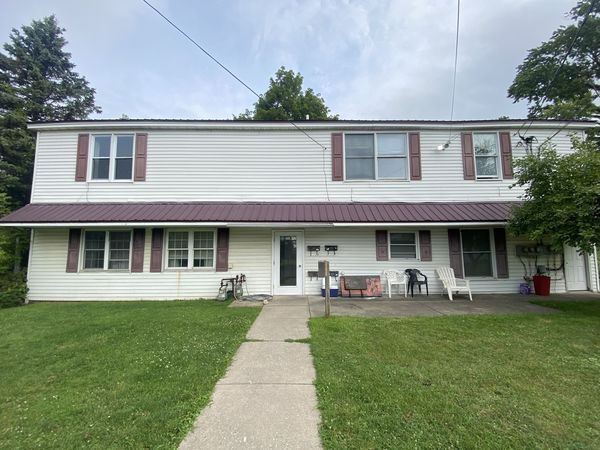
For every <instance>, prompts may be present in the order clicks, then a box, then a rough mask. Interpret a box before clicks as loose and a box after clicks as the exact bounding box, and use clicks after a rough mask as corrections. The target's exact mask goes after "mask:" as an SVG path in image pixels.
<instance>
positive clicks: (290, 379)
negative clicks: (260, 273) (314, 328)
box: [179, 297, 321, 449]
mask: <svg viewBox="0 0 600 450" xmlns="http://www.w3.org/2000/svg"><path fill="white" fill-rule="evenodd" d="M309 316H310V311H309V306H308V299H307V298H306V297H276V298H275V299H274V300H273V301H272V302H271V303H269V304H268V305H266V306H265V307H263V310H262V311H261V313H260V314H259V316H258V318H257V319H256V321H255V322H254V324H253V325H252V328H250V331H249V332H248V334H247V336H246V337H247V338H248V339H249V340H252V341H253V342H245V343H243V344H242V345H241V347H240V348H239V350H238V352H237V353H236V355H235V357H234V359H233V362H232V364H231V366H230V367H229V369H228V370H227V373H226V375H225V376H224V377H223V378H222V379H221V380H220V381H219V382H218V383H217V386H216V388H215V392H214V394H213V397H212V400H211V402H210V404H209V405H208V406H207V407H206V408H205V409H204V410H203V411H202V413H201V414H200V416H199V417H198V419H197V420H196V423H195V424H194V427H193V429H192V431H191V432H190V433H189V434H188V436H187V437H186V438H185V439H184V441H183V442H182V443H181V445H180V446H179V448H180V449H238V448H243V449H279V448H281V449H283V448H285V449H320V448H321V443H320V439H319V422H320V416H319V411H318V409H317V396H316V391H315V387H314V384H313V383H314V380H315V369H314V366H313V362H312V356H311V354H310V347H309V345H308V344H304V343H298V342H285V341H286V340H289V339H294V340H296V339H305V338H308V337H309V336H310V332H309V329H308V319H309Z"/></svg>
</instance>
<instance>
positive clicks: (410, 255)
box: [390, 232, 417, 259]
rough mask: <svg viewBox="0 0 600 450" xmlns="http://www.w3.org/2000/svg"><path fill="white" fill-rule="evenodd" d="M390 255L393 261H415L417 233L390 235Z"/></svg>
mask: <svg viewBox="0 0 600 450" xmlns="http://www.w3.org/2000/svg"><path fill="white" fill-rule="evenodd" d="M390 255H391V257H392V258H393V259H415V258H416V257H417V237H416V233H414V232H413V233H390Z"/></svg>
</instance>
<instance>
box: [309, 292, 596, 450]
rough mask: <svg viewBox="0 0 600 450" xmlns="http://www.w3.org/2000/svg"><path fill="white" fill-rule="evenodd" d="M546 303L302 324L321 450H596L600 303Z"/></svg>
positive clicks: (328, 320) (344, 318)
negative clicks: (313, 373)
mask: <svg viewBox="0 0 600 450" xmlns="http://www.w3.org/2000/svg"><path fill="white" fill-rule="evenodd" d="M540 303H541V302H540ZM544 304H545V305H546V306H552V307H556V308H559V309H561V310H562V312H560V313H557V314H552V315H520V316H491V315H490V316H453V317H434V318H428V317H421V318H402V319H392V318H389V319H387V318H372V319H371V318H350V317H335V318H330V319H323V318H319V319H313V320H311V331H312V338H311V346H312V352H313V355H314V359H315V365H316V369H317V383H316V384H317V394H318V398H319V407H320V410H321V414H322V417H323V422H322V425H321V436H322V439H323V442H324V445H325V447H326V448H361V449H364V448H372V449H382V448H444V449H445V448H497V449H506V448H577V449H582V448H600V420H599V418H600V302H587V303H573V302H568V303H559V302H557V303H544Z"/></svg>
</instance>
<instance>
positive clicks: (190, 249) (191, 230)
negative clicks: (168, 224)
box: [163, 228, 217, 272]
mask: <svg viewBox="0 0 600 450" xmlns="http://www.w3.org/2000/svg"><path fill="white" fill-rule="evenodd" d="M177 232H187V233H188V246H187V251H188V265H187V267H169V234H170V233H177ZM195 232H210V233H212V235H213V247H212V250H213V261H212V266H205V267H194V250H195V248H194V233H195ZM165 237H166V239H165V240H164V241H165V242H164V251H163V254H164V256H163V260H164V261H163V267H164V268H165V270H170V271H173V270H174V271H181V270H194V271H203V272H206V271H215V270H216V267H217V230H216V229H214V228H171V229H168V230H167V232H166V236H165ZM182 250H183V249H182Z"/></svg>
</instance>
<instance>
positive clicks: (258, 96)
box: [142, 0, 460, 201]
mask: <svg viewBox="0 0 600 450" xmlns="http://www.w3.org/2000/svg"><path fill="white" fill-rule="evenodd" d="M142 1H143V2H144V3H145V4H146V5H147V6H149V7H150V8H151V9H152V10H154V12H156V14H158V15H159V16H160V17H162V18H163V19H164V20H165V21H166V22H167V23H168V24H169V25H171V26H172V27H173V28H175V29H176V30H177V31H178V32H179V33H180V34H181V35H182V36H184V37H185V38H186V39H187V40H188V41H190V42H191V43H192V44H194V45H195V46H196V47H198V49H200V50H201V51H202V52H203V53H204V54H205V55H206V56H208V57H209V58H210V59H212V60H213V61H214V62H215V63H216V64H218V65H219V67H221V68H222V69H223V70H224V71H225V72H227V73H228V74H229V75H231V76H232V77H233V78H234V79H235V80H236V81H237V82H238V83H240V84H241V85H242V86H244V87H245V88H246V89H247V90H249V91H250V92H252V93H253V94H254V95H255V96H256V97H257V98H258V99H259V100H260V99H263V96H262V95H260V94H259V93H257V92H256V91H255V90H254V89H252V88H251V87H250V86H248V85H247V84H246V83H244V81H242V79H241V78H240V77H238V76H237V75H236V74H235V73H233V72H232V71H231V70H229V69H228V68H227V67H226V66H225V65H224V64H222V63H221V62H220V61H219V60H218V59H217V58H215V57H214V56H213V55H212V54H211V53H210V52H209V51H208V50H206V49H205V48H204V47H202V46H201V45H200V44H199V43H198V42H196V40H194V39H193V38H192V37H191V36H190V35H189V34H187V33H186V32H185V31H183V30H182V29H181V28H179V27H178V26H177V25H176V24H175V23H173V21H172V20H170V19H169V18H168V17H167V16H165V15H164V14H163V13H162V12H160V10H158V9H157V8H156V7H154V5H152V4H151V3H150V2H148V1H147V0H142ZM459 1H460V0H459ZM287 122H288V123H289V124H290V125H292V126H293V127H294V128H296V129H297V130H298V131H300V132H301V133H302V134H304V135H305V136H306V137H307V138H309V139H310V140H311V141H313V142H314V143H315V144H317V145H318V146H319V147H321V149H322V150H323V151H324V152H325V151H327V147H325V146H324V145H322V144H321V143H320V142H319V141H317V140H316V139H315V138H313V137H312V136H311V135H310V134H308V133H307V132H306V131H305V130H303V129H302V128H300V127H299V126H298V125H297V124H296V123H295V122H294V121H292V120H289V119H288V120H287ZM323 158H325V156H323ZM323 171H324V172H325V167H323ZM325 191H326V194H327V201H331V200H330V199H329V188H328V186H327V178H325Z"/></svg>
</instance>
